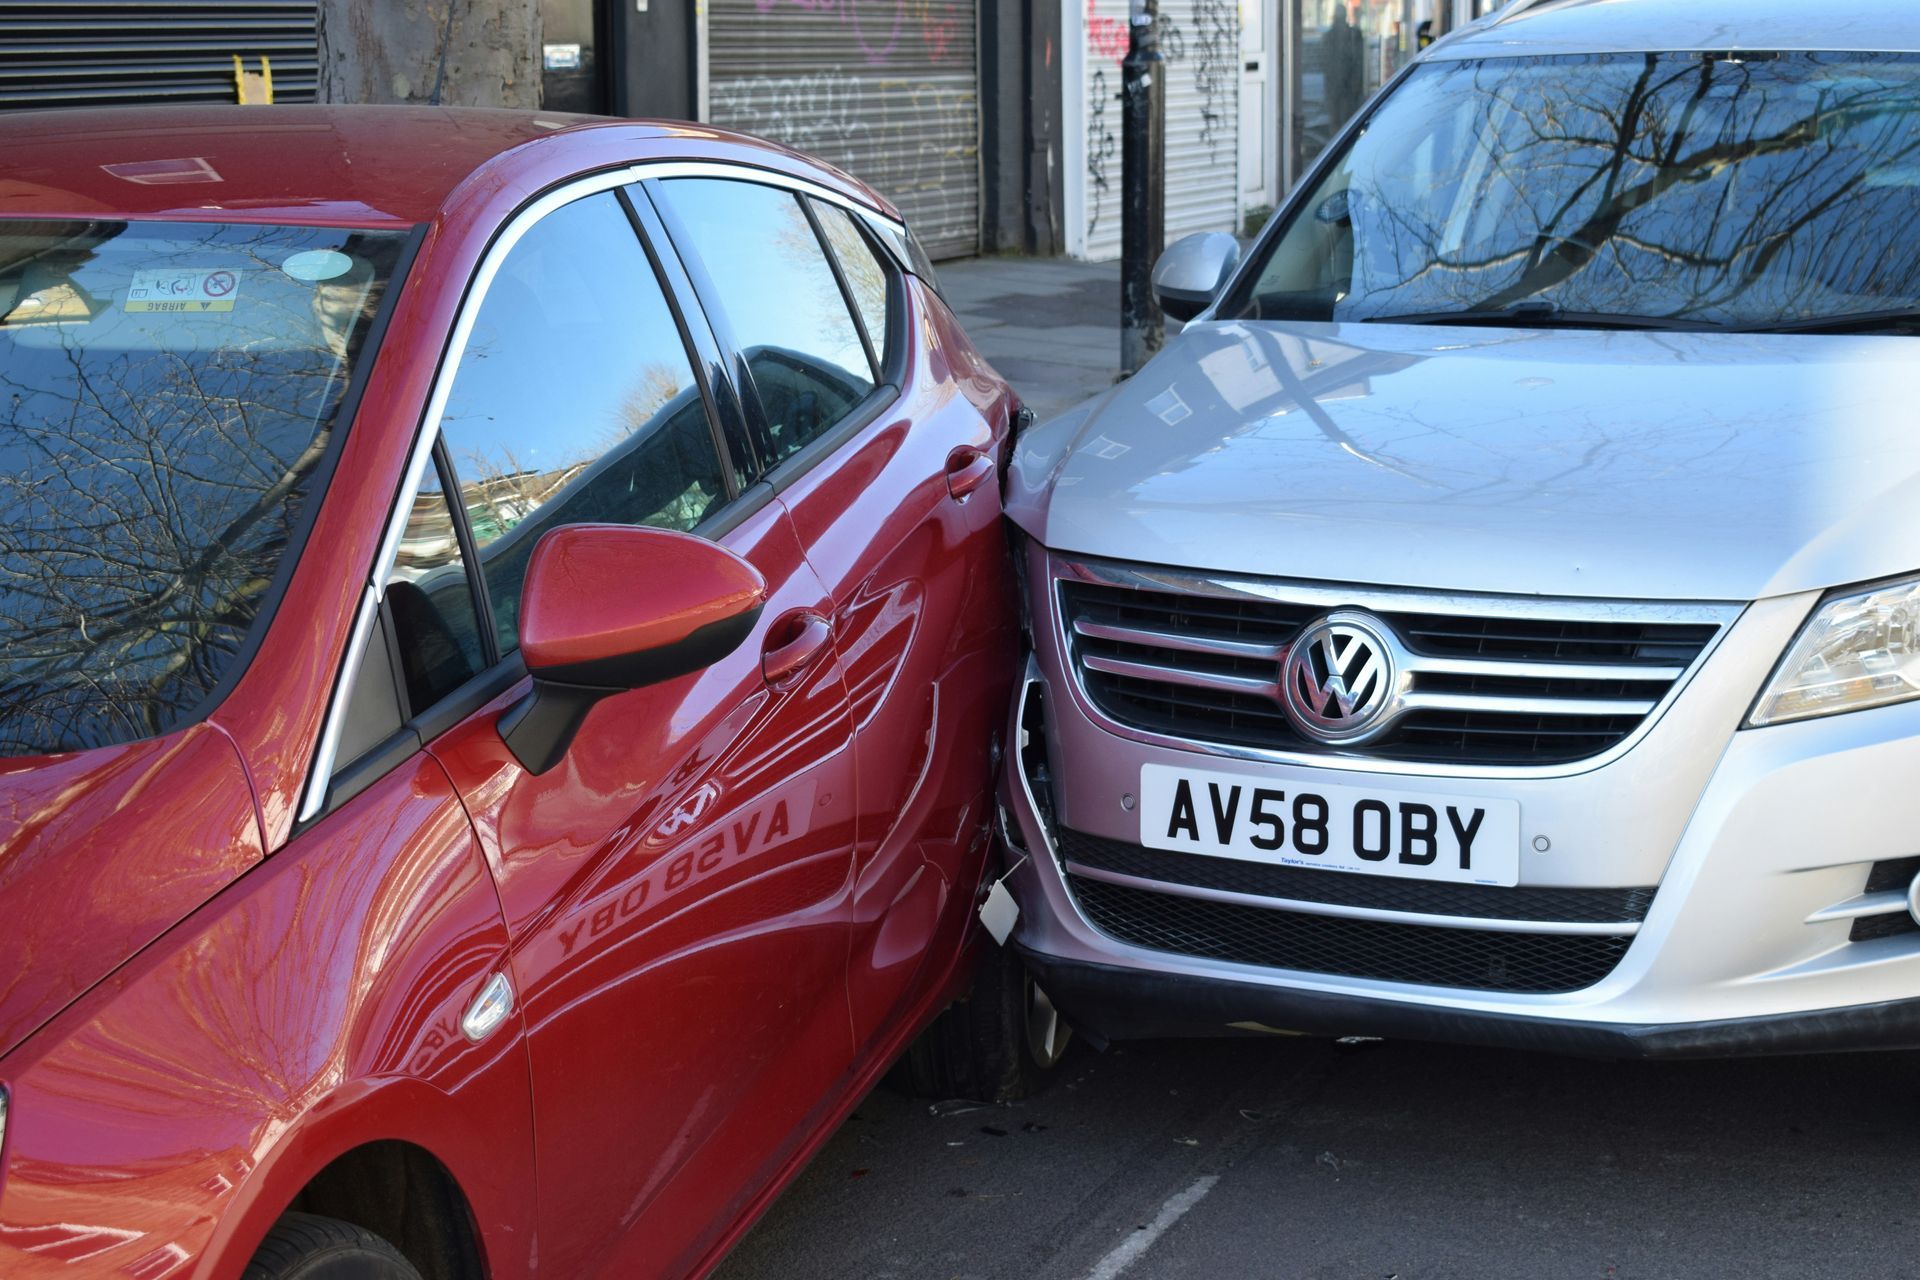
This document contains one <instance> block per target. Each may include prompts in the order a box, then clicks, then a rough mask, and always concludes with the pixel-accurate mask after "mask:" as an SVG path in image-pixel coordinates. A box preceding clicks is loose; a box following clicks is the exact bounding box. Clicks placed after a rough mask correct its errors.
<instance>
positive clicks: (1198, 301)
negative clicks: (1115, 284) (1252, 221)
mask: <svg viewBox="0 0 1920 1280" xmlns="http://www.w3.org/2000/svg"><path fill="white" fill-rule="evenodd" d="M1239 265H1240V242H1239V241H1238V240H1235V239H1234V238H1233V237H1232V236H1230V235H1228V234H1227V233H1226V232H1224V231H1198V232H1195V233H1194V234H1193V235H1190V236H1181V237H1180V238H1179V239H1178V240H1175V241H1174V242H1173V243H1172V244H1170V245H1168V246H1167V251H1166V252H1165V253H1163V254H1161V255H1160V261H1158V262H1156V263H1154V264H1153V298H1154V301H1155V302H1158V303H1159V304H1160V310H1162V311H1164V312H1166V313H1167V314H1168V315H1170V316H1172V317H1173V318H1174V319H1175V320H1191V319H1193V318H1194V317H1195V316H1197V315H1199V314H1200V313H1201V312H1202V311H1205V310H1206V309H1207V308H1208V306H1210V305H1211V304H1212V303H1213V297H1214V295H1215V294H1217V293H1219V292H1220V286H1221V285H1223V284H1225V283H1226V282H1227V277H1228V276H1230V275H1232V274H1233V269H1234V268H1235V267H1237V266H1239Z"/></svg>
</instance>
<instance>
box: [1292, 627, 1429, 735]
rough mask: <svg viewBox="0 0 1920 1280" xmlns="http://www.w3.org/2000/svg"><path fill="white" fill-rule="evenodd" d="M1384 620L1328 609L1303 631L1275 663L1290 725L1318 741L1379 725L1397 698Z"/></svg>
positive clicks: (1394, 668) (1368, 731) (1372, 729)
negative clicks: (1333, 611)
mask: <svg viewBox="0 0 1920 1280" xmlns="http://www.w3.org/2000/svg"><path fill="white" fill-rule="evenodd" d="M1387 635H1388V632H1387V629H1386V624H1385V623H1383V622H1381V621H1380V620H1379V619H1377V618H1375V617H1373V616H1372V615H1371V614H1365V613H1358V612H1350V611H1344V610H1343V611H1341V612H1339V613H1331V614H1328V615H1327V616H1326V617H1324V618H1322V619H1320V621H1318V622H1316V623H1314V624H1313V625H1312V626H1309V627H1308V628H1307V629H1306V630H1304V631H1302V632H1301V633H1300V634H1299V636H1298V637H1297V638H1296V639H1295V640H1294V642H1293V643H1292V644H1291V645H1289V646H1288V647H1287V655H1286V657H1285V659H1284V660H1283V661H1282V662H1281V666H1280V694H1281V700H1282V701H1283V702H1284V703H1285V705H1286V708H1287V718H1288V719H1289V720H1291V721H1292V722H1293V727H1294V728H1296V729H1298V730H1299V731H1300V732H1301V733H1302V734H1304V735H1306V736H1307V737H1309V738H1312V739H1314V740H1315V741H1317V742H1328V743H1349V742H1358V741H1360V740H1361V739H1363V738H1366V737H1368V736H1369V735H1370V734H1372V733H1374V732H1376V731H1377V730H1379V729H1381V728H1383V727H1384V725H1385V722H1386V719H1387V716H1388V713H1389V712H1391V711H1392V710H1393V708H1394V707H1395V706H1396V705H1397V704H1398V703H1399V701H1400V684H1399V682H1400V672H1399V670H1398V664H1397V663H1396V662H1395V661H1394V650H1395V645H1394V644H1393V643H1392V642H1391V641H1389V640H1388V639H1387Z"/></svg>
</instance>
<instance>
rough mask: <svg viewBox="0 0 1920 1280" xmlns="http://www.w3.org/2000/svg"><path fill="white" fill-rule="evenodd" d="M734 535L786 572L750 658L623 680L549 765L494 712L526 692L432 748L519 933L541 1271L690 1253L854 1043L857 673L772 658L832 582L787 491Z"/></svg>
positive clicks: (598, 1271) (822, 1090)
mask: <svg viewBox="0 0 1920 1280" xmlns="http://www.w3.org/2000/svg"><path fill="white" fill-rule="evenodd" d="M721 541H722V542H723V543H724V544H725V545H727V546H729V547H731V548H732V549H733V550H735V551H736V552H738V553H739V554H740V555H742V556H744V557H745V558H746V559H747V560H748V561H750V562H751V563H752V564H753V565H754V567H755V568H756V569H758V570H759V571H760V572H761V574H762V575H763V576H764V577H765V579H766V582H767V586H768V602H767V605H766V608H765V610H764V611H763V613H762V614H761V617H760V620H759V622H758V623H757V624H756V628H755V631H754V634H753V635H752V636H751V637H749V639H748V640H747V641H746V642H745V644H743V645H742V646H741V647H740V648H739V649H737V650H735V651H734V653H733V654H731V655H730V656H728V657H726V658H724V659H722V660H721V661H720V662H719V663H717V664H716V665H714V666H713V667H711V668H709V669H707V670H706V671H704V672H700V673H697V674H694V675H689V676H683V677H681V678H679V679H676V680H671V681H668V682H666V683H664V684H660V685H655V686H652V687H649V688H644V689H638V690H635V691H633V692H631V693H626V694H621V695H618V696H616V697H612V698H608V699H606V700H605V701H603V702H602V703H600V704H599V705H598V706H597V707H595V708H594V710H593V711H592V713H591V714H590V715H589V716H588V718H587V720H586V722H585V723H584V724H583V725H582V726H581V728H580V732H579V734H578V736H577V737H575V739H574V741H573V744H572V746H571V747H570V749H569V750H568V752H567V754H566V756H565V757H564V758H563V759H562V760H561V761H560V763H559V764H557V765H556V766H554V768H553V769H552V770H550V771H549V772H548V773H546V774H543V775H541V776H539V777H533V776H530V775H528V774H527V773H526V772H525V771H524V770H522V769H521V767H520V765H519V763H518V761H516V760H515V759H514V757H513V755H512V753H511V752H510V751H509V750H508V749H507V748H506V747H505V746H504V744H503V743H502V742H501V739H500V735H499V731H498V729H497V728H496V723H497V721H498V719H499V716H500V714H501V712H502V711H503V710H504V709H505V708H506V707H508V706H510V705H511V704H512V702H513V701H514V699H515V697H516V696H517V695H518V693H519V692H520V691H519V690H516V691H514V692H513V693H510V694H508V695H507V696H505V697H503V698H502V699H500V700H498V701H497V702H496V703H495V704H494V705H492V706H489V707H487V708H485V709H483V710H482V711H480V712H478V713H477V714H475V715H474V716H473V717H471V718H469V719H468V720H467V721H466V722H465V723H463V724H462V725H460V726H458V727H456V728H455V729H453V730H452V731H450V732H449V733H447V734H445V735H443V736H442V737H441V738H440V739H438V740H437V741H436V742H435V743H434V744H432V750H433V751H435V752H436V753H437V754H438V755H439V756H440V757H441V759H442V760H444V761H445V762H446V765H447V768H448V771H449V772H450V773H451V775H452V776H453V777H454V779H455V780H456V781H457V782H458V783H459V786H460V790H461V793H462V794H463V795H464V796H465V797H466V800H467V805H468V807H469V809H470V810H471V811H472V813H473V815H474V820H475V822H476V824H477V825H478V827H479V830H480V834H481V840H482V843H483V845H484V846H485V848H486V850H487V854H488V857H489V858H490V859H491V860H492V862H493V864H494V867H495V871H496V876H497V879H498V882H499V885H500V893H501V897H502V900H503V902H504V904H505V908H506V914H507V920H508V922H509V927H510V929H511V931H512V935H513V939H514V960H513V964H514V973H515V976H516V981H517V983H518V986H519V989H520V993H521V997H520V999H521V1007H522V1008H523V1009H524V1010H525V1016H526V1019H527V1027H528V1032H527V1035H528V1044H529V1048H530V1053H531V1057H532V1065H533V1077H534V1113H535V1127H536V1129H537V1131H538V1134H539V1144H540V1154H539V1160H540V1221H541V1231H542V1242H541V1259H540V1260H541V1268H542V1274H543V1275H552V1276H564V1277H567V1278H568V1280H586V1278H587V1277H592V1276H609V1277H616V1276H617V1277H620V1278H621V1280H629V1278H638V1277H644V1276H654V1275H662V1274H671V1271H670V1269H669V1263H670V1262H671V1261H672V1260H673V1259H674V1258H676V1257H678V1256H679V1255H680V1254H681V1253H682V1252H683V1251H684V1250H685V1249H686V1248H687V1247H688V1242H689V1241H690V1240H691V1239H692V1238H693V1237H694V1236H695V1235H696V1234H697V1233H698V1232H700V1231H702V1230H703V1229H704V1228H706V1226H707V1225H708V1223H709V1221H710V1220H711V1219H712V1218H713V1217H714V1215H715V1214H717V1213H718V1212H719V1210H720V1208H721V1207H722V1206H723V1205H725V1204H726V1203H728V1202H729V1201H731V1200H732V1199H733V1198H735V1197H736V1196H737V1195H738V1194H739V1192H740V1189H741V1187H742V1185H743V1184H744V1183H746V1182H747V1181H749V1180H750V1178H751V1175H752V1173H753V1170H754V1169H755V1167H757V1165H758V1164H759V1163H762V1162H763V1161H764V1159H765V1157H766V1155H767V1154H768V1153H770V1152H772V1151H773V1150H774V1149H775V1148H776V1147H777V1146H778V1145H779V1144H780V1142H781V1141H783V1140H784V1139H785V1138H786V1137H787V1136H788V1135H789V1134H790V1133H791V1131H792V1130H793V1129H794V1127H795V1126H796V1125H797V1124H798V1122H799V1121H800V1119H801V1118H802V1117H803V1116H805V1115H806V1114H807V1112H808V1110H809V1109H810V1108H812V1107H813V1106H815V1105H816V1103H817V1101H818V1100H819V1099H820V1098H821V1097H822V1096H824V1095H825V1094H827V1093H828V1092H829V1091H830V1089H831V1087H832V1086H833V1085H834V1084H835V1082H837V1081H838V1080H840V1079H841V1078H842V1077H843V1076H844V1075H845V1073H846V1071H847V1069H848V1066H849V1063H850V1061H851V1058H852V1052H853V1045H852V1036H851V1032H850V1030H849V1027H848V1022H847V1009H846V994H845V991H846V989H845V973H846V925H845V900H846V894H847V886H848V882H849V879H850V876H851V871H852V854H853V814H854V794H853V758H852V729H851V725H850V724H849V723H848V718H847V710H846V689H845V685H844V684H843V682H842V679H841V675H840V671H839V669H838V667H837V665H836V664H835V663H834V661H833V660H832V647H831V645H827V646H825V647H824V649H823V658H824V660H823V661H822V662H820V663H819V664H817V665H816V666H814V667H812V668H811V669H810V670H808V671H806V672H804V673H802V675H801V676H800V677H799V678H798V682H797V683H794V684H792V685H790V686H787V685H783V686H782V687H781V688H779V689H769V688H768V687H767V685H766V682H765V681H764V680H763V678H762V675H761V659H762V654H763V651H764V649H765V648H766V647H768V646H769V645H777V644H779V643H780V642H781V641H782V640H783V638H784V629H783V620H787V619H788V618H789V617H790V615H791V614H792V613H793V612H794V611H796V610H802V609H822V608H824V607H825V604H826V602H825V593H824V590H823V588H822V587H821V585H820V583H819V581H818V579H817V578H815V577H814V575H813V573H812V571H811V570H810V569H808V567H807V565H806V562H805V560H804V559H803V558H802V557H801V555H800V548H799V547H798V545H797V544H796V543H795V542H794V538H793V533H792V529H791V527H790V525H789V523H788V520H787V518H786V514H785V512H784V511H783V510H782V509H781V508H780V507H779V506H778V504H771V503H770V504H768V505H767V506H766V507H764V508H763V509H762V510H760V511H759V512H757V513H756V514H754V515H753V516H750V517H749V518H748V519H747V520H746V521H745V522H744V523H743V524H742V525H741V526H740V527H739V528H737V529H735V530H733V531H732V532H731V533H729V534H727V535H726V536H724V537H723V538H722V539H721ZM645 577H646V567H645V566H644V565H636V566H635V567H634V582H635V589H636V590H644V589H645V588H644V582H645ZM523 687H524V686H523ZM742 1148H744V1149H745V1150H747V1151H749V1152H753V1153H757V1158H754V1159H750V1160H749V1161H748V1162H746V1163H742V1162H741V1160H740V1158H739V1152H740V1150H741V1149H742ZM716 1153H724V1154H716ZM670 1184H671V1185H676V1186H678V1187H682V1188H692V1189H693V1190H692V1192H691V1194H690V1197H689V1198H688V1199H683V1200H680V1201H678V1203H680V1204H682V1205H685V1206H689V1208H688V1211H687V1212H681V1213H675V1214H673V1215H670V1216H669V1215H661V1214H658V1213H655V1212H654V1211H653V1209H654V1202H655V1200H656V1198H657V1197H659V1196H660V1194H661V1192H662V1189H663V1188H665V1187H667V1186H669V1185H670Z"/></svg>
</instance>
